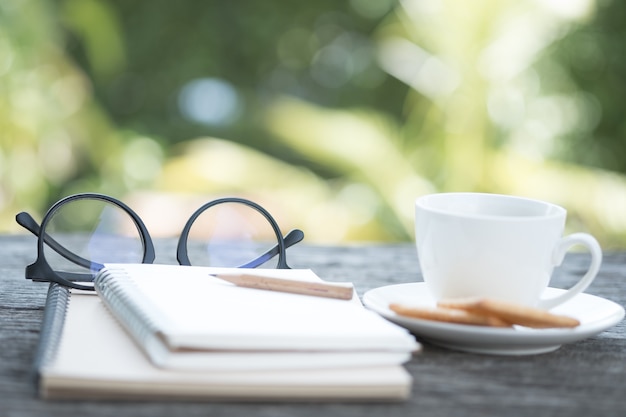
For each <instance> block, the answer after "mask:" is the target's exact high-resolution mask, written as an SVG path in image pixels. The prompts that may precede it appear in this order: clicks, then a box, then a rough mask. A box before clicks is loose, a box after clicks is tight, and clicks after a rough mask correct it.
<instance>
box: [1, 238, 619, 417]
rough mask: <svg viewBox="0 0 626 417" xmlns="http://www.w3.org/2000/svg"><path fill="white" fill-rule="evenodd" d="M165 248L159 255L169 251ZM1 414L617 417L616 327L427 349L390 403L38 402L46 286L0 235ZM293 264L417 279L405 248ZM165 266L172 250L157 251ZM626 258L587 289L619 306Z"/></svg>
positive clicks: (578, 265)
mask: <svg viewBox="0 0 626 417" xmlns="http://www.w3.org/2000/svg"><path fill="white" fill-rule="evenodd" d="M174 245H175V244H174V243H172V242H166V244H164V245H160V247H159V249H165V248H166V249H168V250H172V248H173V247H174ZM0 248H2V250H1V251H0V346H1V349H0V416H2V417H4V416H10V417H31V416H42V415H45V416H52V417H54V416H67V415H89V416H112V415H114V416H119V417H123V416H131V415H132V416H151V417H153V416H172V415H187V416H207V415H212V416H241V415H255V416H268V417H269V416H272V417H273V416H277V415H289V416H311V417H312V416H319V415H328V416H355V417H357V416H358V417H361V416H364V415H385V416H387V417H394V416H407V415H428V416H455V415H463V416H488V415H494V416H495V415H497V416H503V415H506V416H528V415H553V416H561V415H562V416H568V417H576V416H588V415H616V416H617V415H623V414H624V410H626V395H624V392H625V391H624V381H626V329H625V325H624V323H620V324H618V325H617V326H615V327H614V328H612V329H610V330H608V331H606V332H604V333H602V334H601V335H599V336H597V337H594V338H591V339H588V340H585V341H582V342H579V343H575V344H571V345H566V346H563V347H562V348H561V349H559V350H558V351H556V352H553V353H549V354H544V355H537V356H524V357H498V356H488V355H475V354H468V353H461V352H454V351H450V350H446V349H443V348H438V347H435V346H432V345H428V344H426V345H425V349H424V352H423V353H421V354H420V355H417V356H416V357H415V358H414V359H413V360H412V361H411V362H409V363H408V364H407V369H408V370H409V371H410V372H411V374H412V375H413V376H414V386H413V395H412V397H411V399H410V400H409V401H407V402H404V403H398V404H396V403H392V404H314V403H311V404H276V403H270V404H262V403H261V404H241V403H239V404H238V403H219V402H211V403H176V402H173V403H172V402H121V403H118V402H91V401H87V402H76V401H65V402H46V401H41V400H40V399H38V398H37V397H36V392H35V388H34V385H33V383H32V380H31V366H32V363H33V358H34V354H35V350H36V347H37V342H38V338H39V328H40V325H41V320H42V317H43V306H44V301H45V296H46V291H47V285H46V284H42V283H31V282H28V281H27V280H25V279H24V278H23V276H24V275H23V271H24V266H25V265H26V264H27V263H29V262H32V260H33V259H34V252H35V242H34V240H33V239H32V238H31V237H29V236H0ZM288 258H289V264H290V265H291V266H292V267H300V268H303V267H310V268H312V269H313V270H315V271H316V272H317V273H318V274H319V275H320V276H322V277H324V278H326V279H328V280H336V281H352V282H354V283H355V285H356V288H357V290H358V291H359V293H361V294H363V293H364V292H365V291H367V290H369V289H372V288H376V287H379V286H383V285H388V284H392V283H402V282H412V281H416V280H419V279H420V278H419V277H420V275H419V266H418V262H417V256H416V254H415V249H414V247H413V245H411V244H397V245H355V246H345V247H323V246H307V245H302V246H300V247H295V248H292V249H290V250H289V256H288ZM161 259H166V260H167V261H171V260H172V259H173V255H172V254H167V255H161ZM587 260H588V258H587V257H586V256H585V255H572V256H570V257H568V258H567V260H566V264H565V266H564V267H563V268H561V269H560V270H559V271H558V272H557V275H556V277H555V280H554V283H555V286H567V285H570V284H571V283H572V282H574V281H575V275H576V274H578V273H579V272H580V270H584V268H585V265H586V262H587ZM625 283H626V253H613V254H606V256H605V261H604V264H603V266H602V269H601V272H600V276H599V277H598V278H597V279H596V281H595V282H594V284H593V285H592V286H591V288H590V289H589V290H588V292H590V293H592V294H596V295H599V296H603V297H606V298H609V299H611V300H613V301H616V302H618V303H620V304H622V305H624V304H625V303H626V285H625Z"/></svg>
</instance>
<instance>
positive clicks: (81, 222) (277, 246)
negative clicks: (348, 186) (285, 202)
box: [15, 193, 304, 290]
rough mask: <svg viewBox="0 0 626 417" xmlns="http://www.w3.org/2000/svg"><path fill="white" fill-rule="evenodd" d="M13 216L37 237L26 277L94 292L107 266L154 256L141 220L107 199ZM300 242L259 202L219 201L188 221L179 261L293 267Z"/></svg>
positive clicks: (78, 200) (95, 197) (74, 200)
mask: <svg viewBox="0 0 626 417" xmlns="http://www.w3.org/2000/svg"><path fill="white" fill-rule="evenodd" d="M15 219H16V221H17V223H18V224H19V225H20V226H22V227H24V228H25V229H27V230H28V231H30V232H31V233H33V234H34V235H36V236H37V259H36V261H35V262H34V263H32V264H30V265H28V266H27V267H26V278H27V279H30V280H33V281H43V282H56V283H58V284H60V285H63V286H66V287H71V288H76V289H80V290H93V285H89V282H91V281H93V277H94V276H95V273H96V272H97V271H99V270H100V269H102V268H104V264H106V263H153V262H154V260H155V258H156V256H155V250H154V244H153V241H152V238H151V237H150V234H149V233H148V229H147V228H146V226H145V225H144V223H143V221H142V220H141V218H139V216H138V215H137V214H136V213H135V212H134V211H133V210H132V209H131V208H130V207H129V206H127V205H126V204H124V203H122V202H121V201H119V200H117V199H115V198H113V197H109V196H107V195H103V194H96V193H82V194H75V195H71V196H69V197H65V198H63V199H61V200H59V201H57V202H56V203H55V204H53V205H52V206H51V207H50V209H48V211H47V212H46V214H45V215H44V217H43V219H42V221H41V225H39V224H37V222H36V221H35V220H34V219H33V217H32V216H31V215H30V214H28V213H26V212H21V213H18V214H17V215H16V217H15ZM303 238H304V233H303V232H302V231H301V230H299V229H294V230H292V231H290V232H289V233H287V234H286V235H285V236H283V234H282V232H281V231H280V228H279V226H278V224H277V223H276V221H275V220H274V218H273V217H272V216H271V215H270V213H269V212H268V211H267V210H265V209H264V208H263V207H261V206H260V205H259V204H257V203H254V202H252V201H250V200H246V199H243V198H220V199H217V200H213V201H210V202H208V203H206V204H204V205H203V206H201V207H200V208H199V209H197V210H196V211H195V212H194V213H193V214H192V215H191V217H189V219H188V220H187V223H186V224H185V226H184V228H183V230H182V232H181V234H180V237H179V239H178V244H177V249H176V258H177V260H178V263H179V264H180V265H192V264H193V265H200V266H221V267H237V268H257V267H261V266H263V267H266V268H267V267H269V268H277V269H289V268H290V267H289V266H288V265H287V256H286V249H287V248H288V247H290V246H293V245H295V244H296V243H298V242H300V241H301V240H302V239H303ZM276 256H278V259H277V260H276ZM270 261H272V262H274V263H272V262H270Z"/></svg>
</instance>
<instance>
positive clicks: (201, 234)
mask: <svg viewBox="0 0 626 417" xmlns="http://www.w3.org/2000/svg"><path fill="white" fill-rule="evenodd" d="M276 243H277V237H276V233H275V232H274V230H273V229H272V226H271V224H270V223H269V221H268V220H267V219H266V218H265V217H264V216H263V215H262V214H261V213H260V212H259V211H258V210H256V209H254V208H252V207H250V206H247V205H245V204H238V203H233V202H225V203H221V204H216V205H214V206H212V207H210V208H208V209H207V210H205V211H204V212H202V214H201V215H200V216H199V217H198V218H197V219H196V220H195V222H194V223H193V225H192V226H191V229H190V230H189V237H188V241H187V250H188V256H189V261H190V263H191V265H197V266H218V267H237V266H240V265H244V264H246V263H247V262H249V261H251V260H253V259H257V258H259V257H260V256H261V255H263V254H264V253H266V252H268V251H269V250H270V249H271V248H272V247H274V246H275V245H276ZM277 261H278V257H276V256H275V257H273V258H272V259H270V260H269V261H268V262H266V263H264V264H263V265H262V267H263V268H276V266H277Z"/></svg>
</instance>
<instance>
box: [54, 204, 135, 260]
mask: <svg viewBox="0 0 626 417" xmlns="http://www.w3.org/2000/svg"><path fill="white" fill-rule="evenodd" d="M45 234H46V235H47V236H48V237H49V238H51V239H53V240H54V241H56V242H57V243H58V244H59V245H61V246H62V247H63V248H64V249H65V250H66V251H68V252H70V253H71V254H73V255H77V256H78V257H80V258H82V259H83V260H86V261H87V262H77V260H76V259H75V258H74V259H68V258H67V256H63V255H64V253H63V252H62V251H57V250H55V249H54V248H53V246H51V245H44V257H45V258H46V260H47V262H48V263H49V265H50V266H51V267H52V269H53V270H55V271H63V272H85V267H87V265H86V263H87V264H91V265H93V264H104V263H139V262H141V260H142V257H143V253H144V247H143V243H142V239H141V235H140V234H139V231H138V229H137V227H136V225H135V223H134V222H133V220H132V218H131V217H130V215H129V214H128V213H127V212H125V211H124V210H122V209H121V208H119V207H117V206H116V205H114V204H111V203H109V202H106V201H104V200H99V199H91V198H82V199H76V200H72V201H70V202H67V203H66V204H62V205H60V206H59V207H58V209H57V210H56V211H55V212H54V213H53V214H52V216H51V217H50V219H49V221H48V223H47V225H46V228H45ZM66 253H67V252H65V254H66ZM90 269H91V270H95V269H97V268H96V267H95V266H94V267H90Z"/></svg>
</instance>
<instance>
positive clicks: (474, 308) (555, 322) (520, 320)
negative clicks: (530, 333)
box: [438, 298, 580, 328]
mask: <svg viewBox="0 0 626 417" xmlns="http://www.w3.org/2000/svg"><path fill="white" fill-rule="evenodd" d="M438 305H439V306H440V307H444V308H456V309H461V310H465V311H467V312H471V313H474V314H492V315H495V316H497V317H500V318H501V319H502V320H504V321H506V322H509V323H511V324H517V325H520V326H526V327H533V328H554V327H576V326H578V325H580V322H579V321H578V320H576V319H574V318H572V317H568V316H563V315H557V314H552V313H549V312H548V311H546V310H542V309H539V308H535V307H528V306H524V305H521V304H516V303H511V302H506V301H499V300H494V299H488V298H483V299H477V298H473V299H454V300H441V301H439V303H438Z"/></svg>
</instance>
